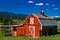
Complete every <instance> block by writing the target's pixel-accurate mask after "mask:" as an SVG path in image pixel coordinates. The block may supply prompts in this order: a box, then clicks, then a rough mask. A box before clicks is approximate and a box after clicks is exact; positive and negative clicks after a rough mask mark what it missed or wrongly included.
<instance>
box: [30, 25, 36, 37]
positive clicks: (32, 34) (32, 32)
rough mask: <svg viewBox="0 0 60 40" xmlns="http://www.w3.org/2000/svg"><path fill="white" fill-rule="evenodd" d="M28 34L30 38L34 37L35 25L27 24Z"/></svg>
mask: <svg viewBox="0 0 60 40" xmlns="http://www.w3.org/2000/svg"><path fill="white" fill-rule="evenodd" d="M29 35H30V37H31V38H34V37H35V26H29Z"/></svg>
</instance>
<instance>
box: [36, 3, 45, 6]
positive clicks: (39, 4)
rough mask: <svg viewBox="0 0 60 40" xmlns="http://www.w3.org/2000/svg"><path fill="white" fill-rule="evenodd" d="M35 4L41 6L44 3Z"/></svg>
mask: <svg viewBox="0 0 60 40" xmlns="http://www.w3.org/2000/svg"><path fill="white" fill-rule="evenodd" d="M35 5H37V6H42V5H44V3H36V4H35Z"/></svg>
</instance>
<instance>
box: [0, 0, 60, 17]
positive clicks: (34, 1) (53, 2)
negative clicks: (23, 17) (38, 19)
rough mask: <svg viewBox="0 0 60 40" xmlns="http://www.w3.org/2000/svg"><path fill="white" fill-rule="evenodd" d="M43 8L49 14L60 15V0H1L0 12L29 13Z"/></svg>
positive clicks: (38, 11)
mask: <svg viewBox="0 0 60 40" xmlns="http://www.w3.org/2000/svg"><path fill="white" fill-rule="evenodd" d="M41 10H43V11H44V12H45V14H46V15H49V16H60V0H0V12H1V11H2V12H3V11H4V12H5V11H6V12H12V13H16V14H27V15H29V14H31V13H35V14H39V13H40V11H41Z"/></svg>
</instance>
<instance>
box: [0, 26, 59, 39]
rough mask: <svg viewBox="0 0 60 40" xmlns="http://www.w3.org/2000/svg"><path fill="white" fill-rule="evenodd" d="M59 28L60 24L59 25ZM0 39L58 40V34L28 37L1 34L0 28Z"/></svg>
mask: <svg viewBox="0 0 60 40" xmlns="http://www.w3.org/2000/svg"><path fill="white" fill-rule="evenodd" d="M59 28H60V26H59ZM0 40H60V34H56V35H49V36H41V37H40V38H34V39H33V38H28V37H22V36H16V37H15V36H2V31H1V28H0Z"/></svg>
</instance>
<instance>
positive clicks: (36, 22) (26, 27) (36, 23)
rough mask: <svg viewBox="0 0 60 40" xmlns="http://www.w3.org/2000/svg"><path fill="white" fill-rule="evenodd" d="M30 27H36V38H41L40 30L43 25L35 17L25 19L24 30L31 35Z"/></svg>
mask: <svg viewBox="0 0 60 40" xmlns="http://www.w3.org/2000/svg"><path fill="white" fill-rule="evenodd" d="M30 18H34V24H30ZM29 26H35V36H36V37H39V36H40V32H39V30H41V24H40V23H39V21H38V19H37V18H36V17H35V16H34V15H30V16H28V17H27V18H26V19H25V22H24V28H25V29H26V34H29Z"/></svg>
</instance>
